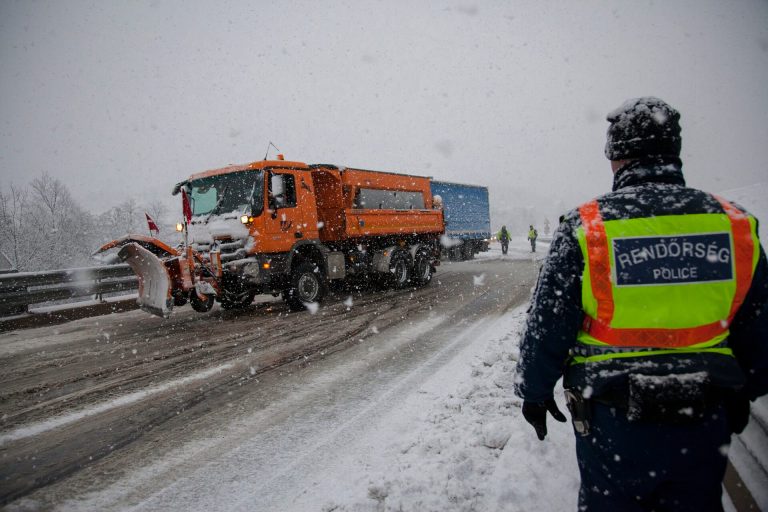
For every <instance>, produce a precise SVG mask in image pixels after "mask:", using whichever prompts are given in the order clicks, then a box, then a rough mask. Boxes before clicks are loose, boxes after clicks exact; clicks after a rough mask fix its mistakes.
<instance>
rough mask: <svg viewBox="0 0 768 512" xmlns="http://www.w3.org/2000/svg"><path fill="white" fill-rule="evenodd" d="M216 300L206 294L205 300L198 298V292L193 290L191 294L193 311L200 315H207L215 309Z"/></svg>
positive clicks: (190, 299) (190, 300)
mask: <svg viewBox="0 0 768 512" xmlns="http://www.w3.org/2000/svg"><path fill="white" fill-rule="evenodd" d="M213 302H214V298H213V295H210V294H205V299H201V298H200V297H198V295H197V292H195V290H192V292H191V293H190V294H189V303H190V304H191V305H192V309H194V310H195V311H197V312H198V313H207V312H208V311H210V310H211V308H212V307H213Z"/></svg>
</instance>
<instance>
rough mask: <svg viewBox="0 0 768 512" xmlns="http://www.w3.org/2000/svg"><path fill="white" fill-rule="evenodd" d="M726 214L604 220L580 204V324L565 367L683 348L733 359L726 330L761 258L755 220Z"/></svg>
mask: <svg viewBox="0 0 768 512" xmlns="http://www.w3.org/2000/svg"><path fill="white" fill-rule="evenodd" d="M715 198H716V199H717V200H718V201H719V202H720V204H721V205H722V207H723V210H724V212H725V213H700V214H686V215H667V216H658V217H643V218H636V219H617V220H608V221H604V220H603V218H602V216H601V214H600V209H599V207H598V204H597V201H591V202H589V203H586V204H584V205H583V206H581V207H580V208H579V214H580V216H581V224H582V225H581V226H580V227H579V228H578V231H577V233H576V235H577V239H578V241H579V245H580V246H581V251H582V255H583V256H584V273H583V276H582V290H581V296H582V308H583V310H584V314H585V315H584V323H583V325H582V327H581V330H580V331H579V334H578V337H577V339H578V343H577V346H576V348H575V349H574V350H573V351H572V352H573V353H572V359H571V363H572V364H579V363H589V362H596V361H602V360H606V359H614V358H622V357H638V356H642V357H645V356H652V355H658V354H670V353H685V352H713V353H717V354H722V355H724V356H733V352H732V350H731V349H730V348H729V347H728V346H727V338H728V333H729V326H730V324H731V322H732V321H733V318H734V315H735V314H736V312H737V311H738V310H739V307H740V306H741V304H742V303H743V301H744V297H745V296H746V294H747V291H748V290H749V287H750V284H751V283H752V275H753V273H754V270H755V267H756V265H757V260H758V257H759V250H760V249H759V247H760V246H759V242H758V239H757V233H756V221H755V219H754V218H753V217H751V216H749V215H746V214H744V213H743V212H741V211H740V210H738V209H737V208H735V207H734V206H733V205H731V204H730V203H729V202H727V201H725V200H724V199H721V198H719V197H717V196H715Z"/></svg>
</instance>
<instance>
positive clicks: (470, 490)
mask: <svg viewBox="0 0 768 512" xmlns="http://www.w3.org/2000/svg"><path fill="white" fill-rule="evenodd" d="M524 318H525V307H521V308H518V309H517V310H515V311H513V312H511V313H507V314H506V315H504V316H502V317H501V318H499V319H498V320H497V321H496V322H495V324H494V325H493V326H492V327H491V328H490V329H489V330H487V331H486V332H485V333H484V334H485V336H484V337H485V338H486V340H485V342H483V343H476V344H473V345H472V346H470V347H469V348H468V349H467V351H469V352H470V353H467V351H465V352H464V353H462V354H461V355H460V356H458V357H456V358H455V359H454V362H453V363H451V364H449V365H447V366H446V367H445V368H443V369H441V370H440V371H439V372H437V373H436V374H435V375H434V377H432V378H431V379H430V380H429V381H428V382H427V383H426V384H425V385H424V386H422V388H421V389H419V390H418V393H413V394H412V395H411V397H409V398H408V399H406V401H405V402H406V403H404V404H403V407H402V408H400V410H398V411H395V412H393V413H392V415H391V416H392V417H390V418H387V419H385V421H383V422H382V425H384V426H383V427H381V428H380V429H379V430H380V431H379V433H378V435H377V437H378V438H379V441H380V442H381V443H384V444H383V445H382V447H381V450H380V453H379V454H377V455H373V456H369V457H371V458H373V459H376V460H370V459H368V458H367V459H368V460H366V461H365V462H364V463H362V464H361V460H360V459H358V460H357V463H358V465H359V466H361V467H358V468H355V470H354V471H350V472H349V473H348V474H347V479H346V480H347V481H348V482H349V483H348V484H347V485H345V486H344V488H343V489H340V488H339V485H338V482H337V483H336V484H335V485H334V484H332V483H330V482H329V483H328V485H327V487H326V486H324V485H320V486H318V487H319V488H326V489H328V493H330V496H329V497H328V498H327V499H326V501H325V502H324V505H323V506H322V508H321V509H320V510H323V511H324V512H333V511H335V512H352V511H356V512H357V511H361V512H366V511H369V512H385V511H400V510H419V511H472V510H478V511H479V510H483V511H510V512H515V511H524V510H534V509H539V510H571V509H574V508H575V507H576V500H577V494H578V485H579V478H578V468H577V465H576V457H575V452H574V446H573V444H574V441H573V434H572V433H571V428H570V426H568V425H563V424H555V425H551V428H550V433H549V435H548V437H547V439H546V440H545V441H544V442H540V441H539V440H538V439H537V438H536V435H535V433H534V431H533V429H532V428H531V427H530V426H529V425H528V424H527V423H526V422H525V420H524V419H523V417H522V414H521V412H520V406H521V401H520V399H519V398H517V397H516V396H515V395H514V392H513V389H512V385H513V381H514V376H515V366H516V360H517V355H518V349H517V345H518V342H519V338H520V331H521V330H522V326H523V323H524ZM478 348H479V349H480V350H478ZM561 406H562V404H561ZM408 411H410V412H412V414H411V413H409V412H408ZM552 423H554V422H552ZM353 451H354V450H353ZM350 475H355V476H350ZM330 479H333V477H330ZM317 498H318V496H317V495H315V496H314V499H317ZM316 503H317V501H315V504H316ZM297 505H298V504H297ZM305 505H306V506H307V508H306V510H318V508H317V505H315V506H314V507H312V506H310V505H309V504H308V503H307V504H305ZM301 509H302V510H304V508H303V507H301Z"/></svg>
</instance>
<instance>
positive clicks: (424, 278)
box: [413, 252, 432, 286]
mask: <svg viewBox="0 0 768 512" xmlns="http://www.w3.org/2000/svg"><path fill="white" fill-rule="evenodd" d="M413 277H414V279H415V281H416V284H418V285H419V286H424V285H425V284H428V283H429V282H430V281H431V280H432V261H431V260H430V258H429V255H428V254H427V253H425V252H420V253H418V254H417V255H416V261H415V262H414V264H413Z"/></svg>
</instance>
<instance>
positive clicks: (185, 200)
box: [181, 188, 192, 223]
mask: <svg viewBox="0 0 768 512" xmlns="http://www.w3.org/2000/svg"><path fill="white" fill-rule="evenodd" d="M181 205H182V208H183V209H184V219H185V220H186V221H187V223H189V221H191V220H192V206H191V205H190V204H189V196H187V191H186V190H184V189H183V188H182V189H181Z"/></svg>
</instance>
